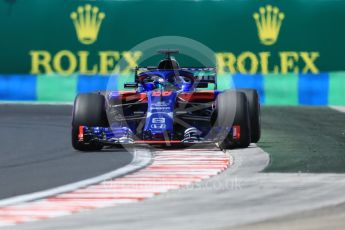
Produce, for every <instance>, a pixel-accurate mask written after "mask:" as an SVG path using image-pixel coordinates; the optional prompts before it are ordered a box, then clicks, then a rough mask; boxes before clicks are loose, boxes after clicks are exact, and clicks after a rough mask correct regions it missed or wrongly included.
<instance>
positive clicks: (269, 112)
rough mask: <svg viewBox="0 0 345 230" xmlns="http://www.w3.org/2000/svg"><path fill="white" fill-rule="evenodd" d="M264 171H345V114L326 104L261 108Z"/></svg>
mask: <svg viewBox="0 0 345 230" xmlns="http://www.w3.org/2000/svg"><path fill="white" fill-rule="evenodd" d="M258 145H259V146H260V147H261V148H262V149H263V150H265V151H266V152H267V153H269V154H270V158H271V160H270V164H269V165H268V167H267V168H266V169H265V170H264V171H265V172H311V173H320V172H329V173H345V114H344V113H340V112H337V111H334V110H332V109H329V108H327V107H267V106H266V107H262V138H261V141H260V142H259V143H258Z"/></svg>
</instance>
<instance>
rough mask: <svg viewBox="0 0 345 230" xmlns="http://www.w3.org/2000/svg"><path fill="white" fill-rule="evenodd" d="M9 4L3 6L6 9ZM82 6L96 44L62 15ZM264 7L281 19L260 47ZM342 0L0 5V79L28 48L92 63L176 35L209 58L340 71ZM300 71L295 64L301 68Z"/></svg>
mask: <svg viewBox="0 0 345 230" xmlns="http://www.w3.org/2000/svg"><path fill="white" fill-rule="evenodd" d="M11 2H12V3H14V4H10V3H11ZM86 3H89V4H92V5H93V6H98V7H99V8H100V10H101V11H102V12H104V13H105V14H106V17H105V19H104V21H103V23H102V25H101V28H100V32H99V36H98V40H97V41H96V42H95V43H94V44H92V45H84V44H81V43H80V42H79V41H78V40H77V36H76V31H75V28H74V26H73V23H72V20H71V18H70V14H71V12H72V11H75V10H76V9H77V7H78V6H83V5H85V4H86ZM267 4H272V5H273V6H277V7H279V9H280V10H281V11H282V12H283V13H284V14H285V19H284V21H283V23H282V26H281V29H280V34H279V37H278V40H277V42H276V43H275V44H274V45H272V46H265V45H263V44H261V43H260V40H259V39H258V35H257V27H256V25H255V21H254V19H253V13H254V12H257V11H258V9H259V7H261V6H266V5H267ZM344 12H345V1H343V0H340V1H336V0H333V1H332V0H330V1H324V0H289V1H286V0H274V1H273V0H271V1H270V0H243V1H81V0H80V1H77V0H75V1H74V0H69V1H68V0H49V1H47V0H17V1H14V0H10V1H9V0H6V1H4V0H2V1H0V31H1V36H0V50H1V51H0V73H29V72H30V69H31V57H30V55H29V53H30V51H31V50H46V51H48V52H50V53H51V54H52V55H54V54H55V53H57V52H58V51H61V50H69V51H71V52H73V53H77V52H78V51H80V50H86V51H89V52H90V59H89V60H88V61H89V62H90V63H97V62H98V57H97V55H96V54H97V53H98V52H99V51H102V50H116V51H126V50H129V49H131V48H132V47H133V46H135V45H136V44H138V43H140V42H142V41H144V40H147V39H150V38H154V37H157V36H162V35H176V36H184V37H188V38H191V39H194V40H197V41H199V42H201V43H203V44H205V45H206V46H208V47H210V48H211V49H213V50H214V51H216V52H232V53H234V54H235V55H239V54H240V53H242V52H245V51H250V52H253V53H255V54H258V53H259V52H271V53H272V57H271V59H270V63H279V57H278V53H279V52H282V51H293V52H300V51H305V52H319V54H320V57H318V59H317V60H316V61H315V64H316V65H317V67H318V69H319V71H321V72H323V71H338V70H345V61H344V53H345V42H344V41H345V27H344V25H343V23H344V22H345V13H344ZM302 67H303V65H302V63H301V67H300V68H302Z"/></svg>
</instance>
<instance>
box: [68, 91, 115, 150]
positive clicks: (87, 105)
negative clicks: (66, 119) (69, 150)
mask: <svg viewBox="0 0 345 230" xmlns="http://www.w3.org/2000/svg"><path fill="white" fill-rule="evenodd" d="M80 126H89V127H96V126H97V127H107V126H109V125H108V121H107V115H106V112H105V98H104V96H103V95H99V94H91V93H90V94H79V95H78V96H77V97H76V99H75V101H74V106H73V120H72V146H73V148H74V149H76V150H80V151H96V150H101V149H102V147H103V146H102V144H100V143H85V142H84V141H79V138H78V134H79V127H80Z"/></svg>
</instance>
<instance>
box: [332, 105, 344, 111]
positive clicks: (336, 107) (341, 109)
mask: <svg viewBox="0 0 345 230" xmlns="http://www.w3.org/2000/svg"><path fill="white" fill-rule="evenodd" d="M330 108H331V109H334V110H337V111H339V112H342V113H345V106H330Z"/></svg>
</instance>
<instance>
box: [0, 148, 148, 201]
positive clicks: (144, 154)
mask: <svg viewBox="0 0 345 230" xmlns="http://www.w3.org/2000/svg"><path fill="white" fill-rule="evenodd" d="M151 161H152V156H151V153H150V151H148V150H147V149H136V150H135V151H134V152H133V160H132V162H131V163H130V164H128V165H126V166H124V167H122V168H119V169H117V170H114V171H112V172H109V173H106V174H103V175H100V176H97V177H93V178H90V179H86V180H82V181H79V182H76V183H71V184H67V185H63V186H60V187H57V188H53V189H48V190H44V191H41V192H36V193H31V194H27V195H20V196H16V197H12V198H8V199H3V200H0V207H1V206H8V205H14V204H18V203H24V202H28V201H33V200H38V199H42V198H45V197H49V196H54V195H56V194H60V193H66V192H70V191H74V190H76V189H79V188H82V187H86V186H89V185H92V184H97V183H100V182H102V181H105V180H110V179H112V178H115V177H119V176H123V175H125V174H128V173H130V172H133V171H136V170H138V169H141V168H143V167H146V166H147V165H148V164H150V163H151Z"/></svg>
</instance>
